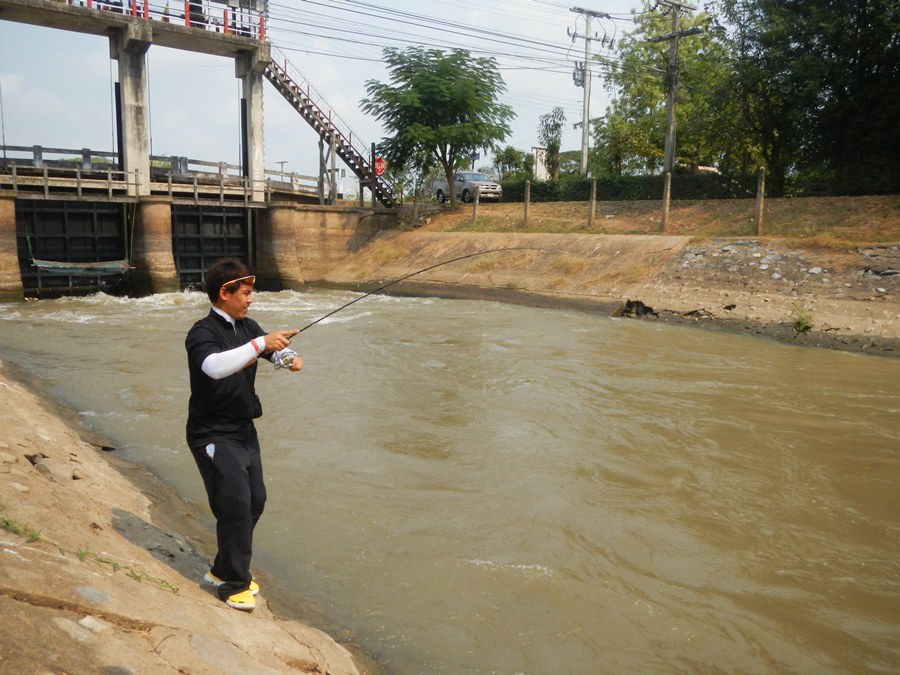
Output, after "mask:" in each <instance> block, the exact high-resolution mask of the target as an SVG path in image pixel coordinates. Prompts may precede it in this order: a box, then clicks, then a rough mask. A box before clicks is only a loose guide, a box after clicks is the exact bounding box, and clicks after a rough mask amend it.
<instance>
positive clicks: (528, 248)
mask: <svg viewBox="0 0 900 675" xmlns="http://www.w3.org/2000/svg"><path fill="white" fill-rule="evenodd" d="M503 251H544V252H546V253H565V254H566V255H573V256H575V257H577V258H585V256H581V255H578V254H577V253H572V252H571V251H561V250H558V249H553V248H539V247H536V246H504V247H503V248H490V249H487V250H485V251H478V252H476V253H467V254H466V255H461V256H457V257H456V258H450V260H444V261H442V262H439V263H435V264H434V265H429V266H428V267H423V268H422V269H420V270H417V271H415V272H411V273H409V274H407V275H404V276H402V277H400V278H399V279H394V280H393V281H389V282H388V283H386V284H384V285H383V286H379V287H378V288H376V289H375V290H373V291H369V292H368V293H365V294H364V295H361V296H359V297H358V298H354V299H353V300H351V301H350V302H348V303H346V304H344V305H341V306H340V307H338V308H337V309H335V310H332V311H331V312H328V314H325V315H324V316H320V317H319V318H318V319H316V320H315V321H312V322H310V323H308V324H306V325H305V326H304V327H303V328H301V329H300V330H298V331H297V333H295V334H299V333H302V332H303V331H305V330H306V329H307V328H312V327H313V326H315V325H316V324H317V323H319V322H320V321H324V320H325V319H327V318H328V317H330V316H334V315H335V314H337V313H338V312H340V311H341V310H343V309H347V307H349V306H350V305H353V304H355V303H357V302H359V301H360V300H365V299H366V298H368V297H369V296H370V295H374V294H375V293H378V292H379V291H383V290H384V289H385V288H389V287H391V286H393V285H394V284H399V283H400V282H401V281H406V280H407V279H409V278H410V277H414V276H416V275H418V274H424V273H425V272H429V271H431V270H433V269H435V268H437V267H443V266H444V265H449V264H450V263H453V262H457V261H458V260H465V259H466V258H474V257H475V256H479V255H485V254H487V253H500V252H503Z"/></svg>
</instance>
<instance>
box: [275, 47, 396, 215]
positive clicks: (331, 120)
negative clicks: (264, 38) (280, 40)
mask: <svg viewBox="0 0 900 675" xmlns="http://www.w3.org/2000/svg"><path fill="white" fill-rule="evenodd" d="M272 51H273V58H272V62H271V64H270V65H271V66H272V68H273V70H274V71H275V74H276V75H277V74H278V70H281V71H282V72H283V73H284V75H285V76H286V77H287V79H288V80H289V81H290V82H292V83H294V84H295V85H297V87H298V88H299V90H300V93H301V94H303V95H304V97H305V98H306V100H307V102H308V104H309V105H310V106H312V107H313V108H314V109H315V111H316V112H317V113H318V115H319V117H320V118H321V120H322V121H324V122H327V123H328V131H330V132H331V133H332V134H334V135H335V136H336V137H337V138H338V139H340V140H341V141H342V142H343V145H344V147H345V149H346V150H347V151H349V152H351V153H353V154H355V155H356V156H357V157H359V159H360V160H361V161H362V162H364V163H365V164H364V165H362V166H360V169H361V170H363V172H364V173H365V174H366V178H367V179H369V180H373V181H375V182H376V184H377V183H380V185H378V187H379V188H380V189H381V190H384V191H386V192H387V196H388V197H389V198H390V200H391V201H393V200H394V195H393V189H392V188H391V185H390V182H391V176H390V174H381V175H380V176H378V175H375V174H374V168H375V167H374V165H375V158H374V157H372V156H371V150H370V148H371V144H368V143H364V145H363V147H364V148H365V150H362V151H361V150H360V149H359V148H358V147H357V146H356V145H355V144H354V143H353V138H354V136H355V137H356V142H357V144H358V143H359V142H360V140H361V139H362V136H361V135H360V134H358V133H356V132H355V131H354V130H353V127H351V126H350V124H349V123H348V122H347V121H346V120H345V119H344V118H343V117H341V116H340V115H339V114H338V113H337V112H335V110H334V108H333V106H331V104H329V103H328V101H327V99H326V98H325V96H324V95H323V94H322V93H321V92H320V91H319V90H318V89H317V88H316V87H315V85H313V84H312V82H311V81H310V80H309V78H308V77H307V76H306V75H305V74H304V73H303V71H301V70H300V68H298V67H297V65H296V64H295V63H293V62H292V61H291V60H290V58H288V56H287V54H285V53H284V51H283V50H281V49H279V48H278V47H277V46H275V45H272ZM279 59H280V60H282V61H283V63H284V65H283V66H282V65H281V64H280V63H279V62H278V61H279ZM290 69H293V71H294V72H295V73H296V77H295V76H294V75H293V74H292V73H291V71H290ZM304 86H305V89H304ZM312 94H315V97H314V96H313V95H312ZM323 105H324V107H325V108H327V109H328V113H327V114H326V112H325V109H324V108H323ZM337 122H340V125H339V124H337ZM336 140H337V139H336Z"/></svg>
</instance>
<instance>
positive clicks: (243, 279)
mask: <svg viewBox="0 0 900 675" xmlns="http://www.w3.org/2000/svg"><path fill="white" fill-rule="evenodd" d="M237 283H244V284H247V285H248V286H252V285H253V284H255V283H256V275H254V274H248V275H247V276H245V277H240V278H239V279H232V280H231V281H226V282H225V283H224V284H222V285H221V286H220V287H219V290H222V289H223V288H225V287H226V286H230V285H231V284H237ZM232 290H237V289H236V288H235V289H232Z"/></svg>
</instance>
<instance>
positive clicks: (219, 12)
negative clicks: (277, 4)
mask: <svg viewBox="0 0 900 675" xmlns="http://www.w3.org/2000/svg"><path fill="white" fill-rule="evenodd" d="M64 1H65V4H67V5H69V6H72V7H83V8H84V9H88V10H100V11H107V12H114V13H116V14H122V15H124V16H132V17H136V18H140V19H146V20H148V21H161V22H163V23H171V24H183V25H185V26H187V27H188V28H194V29H200V30H207V31H210V32H214V33H222V34H225V35H238V36H241V37H249V38H253V39H257V40H262V41H265V39H266V3H265V2H264V1H263V0H241V1H240V2H233V3H232V2H228V3H226V2H224V1H222V0H218V1H217V0H64Z"/></svg>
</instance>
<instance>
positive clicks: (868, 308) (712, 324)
mask: <svg viewBox="0 0 900 675" xmlns="http://www.w3.org/2000/svg"><path fill="white" fill-rule="evenodd" d="M460 256H471V257H466V258H464V259H462V260H459V261H458V262H454V263H451V264H448V265H442V266H440V267H438V268H436V269H434V270H431V271H429V272H426V273H423V274H416V275H415V276H413V277H411V278H410V279H408V280H406V281H403V282H401V283H399V284H396V285H393V286H391V287H390V288H389V289H387V291H388V292H394V293H405V294H414V295H436V296H442V297H457V298H478V299H485V300H496V301H501V302H515V303H520V304H529V305H535V306H542V307H560V308H576V309H582V310H586V311H592V312H596V313H599V314H602V315H606V316H612V315H625V316H634V317H636V318H641V319H645V320H653V321H666V322H670V323H679V324H688V325H693V326H700V327H704V328H711V329H716V330H728V331H732V332H739V333H747V334H752V335H758V336H761V337H767V338H772V339H777V340H780V341H787V342H791V343H795V344H803V345H810V346H818V347H826V348H832V349H841V350H846V351H856V352H863V353H871V354H879V355H885V356H900V273H897V270H898V269H900V246H897V245H893V246H892V245H885V246H881V247H877V248H876V249H871V250H869V249H867V250H865V251H860V252H852V253H846V254H836V253H834V252H828V251H825V252H815V251H809V250H792V249H788V248H785V247H783V246H782V245H780V244H779V243H778V242H777V241H775V240H757V239H747V238H743V239H736V238H733V239H717V240H711V241H707V242H703V243H698V242H695V241H693V239H692V238H690V237H683V236H662V235H594V234H519V233H449V232H427V231H415V230H413V231H398V230H391V231H384V232H379V233H377V234H375V236H373V237H372V238H371V239H370V240H369V241H368V242H367V244H366V245H365V246H364V247H362V248H360V249H358V250H356V251H355V252H353V253H351V254H349V255H348V256H347V257H346V258H345V259H344V260H343V262H341V263H340V264H337V265H336V266H334V267H332V268H331V270H330V271H329V272H328V273H327V275H326V276H325V282H326V283H327V284H329V285H333V286H338V287H345V288H356V289H359V290H372V289H374V288H377V287H378V286H379V285H381V284H384V283H387V282H389V281H391V280H394V279H398V278H401V277H404V276H406V275H409V274H412V273H414V272H416V271H417V270H420V269H423V268H426V267H429V266H431V265H434V264H435V263H438V262H441V261H445V260H450V259H452V258H456V257H460ZM629 301H630V303H629ZM628 307H633V308H636V309H635V310H634V311H629V310H628V309H627V308H628ZM801 320H802V321H803V322H804V323H805V324H807V325H808V326H809V329H808V330H806V331H802V332H801V331H798V330H796V328H795V326H797V325H799V323H800V322H801Z"/></svg>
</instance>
